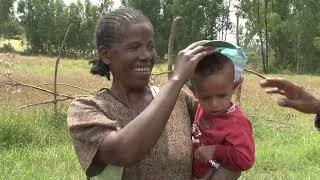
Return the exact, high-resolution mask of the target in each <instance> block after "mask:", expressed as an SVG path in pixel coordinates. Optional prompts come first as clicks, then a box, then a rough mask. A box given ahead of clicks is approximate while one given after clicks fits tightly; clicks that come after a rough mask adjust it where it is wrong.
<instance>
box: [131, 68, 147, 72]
mask: <svg viewBox="0 0 320 180" xmlns="http://www.w3.org/2000/svg"><path fill="white" fill-rule="evenodd" d="M134 71H136V72H150V68H149V67H136V68H134Z"/></svg>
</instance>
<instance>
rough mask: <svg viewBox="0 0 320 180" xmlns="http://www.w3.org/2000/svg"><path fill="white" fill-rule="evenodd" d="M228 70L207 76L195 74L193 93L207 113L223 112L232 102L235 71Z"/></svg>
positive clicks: (218, 113) (217, 113)
mask: <svg viewBox="0 0 320 180" xmlns="http://www.w3.org/2000/svg"><path fill="white" fill-rule="evenodd" d="M226 71H228V70H221V71H219V72H217V73H215V74H211V75H209V76H206V77H201V76H199V75H195V76H194V77H193V78H192V89H193V93H194V95H195V97H196V98H197V99H198V101H199V103H200V105H201V106H202V107H203V108H204V110H205V113H207V114H211V115H220V114H223V113H225V112H226V111H227V110H228V109H229V108H230V106H231V104H232V102H231V99H232V94H233V93H234V91H235V88H236V83H235V82H234V77H233V73H228V72H226Z"/></svg>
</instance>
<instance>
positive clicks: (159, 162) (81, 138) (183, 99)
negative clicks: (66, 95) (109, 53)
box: [68, 90, 196, 180]
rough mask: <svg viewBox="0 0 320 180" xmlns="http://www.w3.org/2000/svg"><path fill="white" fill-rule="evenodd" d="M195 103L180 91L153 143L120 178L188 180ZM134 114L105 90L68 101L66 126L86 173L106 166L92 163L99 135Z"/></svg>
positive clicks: (126, 168) (117, 125)
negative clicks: (69, 104) (155, 141)
mask: <svg viewBox="0 0 320 180" xmlns="http://www.w3.org/2000/svg"><path fill="white" fill-rule="evenodd" d="M195 103H196V100H195V99H194V97H193V96H192V95H191V94H190V93H188V92H187V91H185V90H182V91H181V93H180V95H179V98H178V100H177V103H176V105H175V108H174V109H173V111H172V113H171V116H170V119H169V120H168V123H167V125H166V128H165V129H164V131H163V133H162V135H161V136H160V138H159V140H158V142H157V144H156V146H155V147H154V148H153V150H152V151H151V152H150V154H148V155H147V156H146V157H145V159H143V160H141V161H139V162H137V163H136V164H134V165H132V166H129V167H125V168H124V172H123V175H122V179H124V180H129V179H130V180H131V179H159V180H165V179H181V180H188V179H192V175H191V173H192V164H191V163H192V149H191V148H192V143H191V129H190V128H191V119H193V113H194V107H195ZM138 114H139V113H138V112H135V111H134V110H132V109H129V108H128V107H126V106H125V105H123V104H122V103H121V102H119V101H118V100H116V99H115V98H114V97H113V96H112V95H111V94H110V93H109V91H108V90H105V91H103V92H101V93H100V94H98V95H96V96H93V97H87V98H79V99H76V100H74V101H73V102H72V104H71V107H70V108H69V112H68V127H69V129H70V134H71V137H72V140H73V144H74V149H75V151H76V154H77V157H78V159H79V161H80V164H81V166H82V168H83V170H84V171H85V172H86V174H87V175H90V176H92V175H96V174H99V173H100V172H101V171H102V170H103V169H104V167H106V165H101V164H96V163H94V162H93V158H94V156H95V154H96V152H97V151H98V149H99V146H100V144H101V142H102V140H103V138H104V137H105V136H106V135H107V134H108V133H109V132H111V131H114V130H116V129H117V128H122V127H124V126H126V125H127V124H128V123H129V122H130V121H131V120H132V119H134V118H135V117H136V116H137V115H138ZM155 115H156V114H155ZM110 155H112V154H110ZM89 171H90V172H95V173H94V174H92V173H89Z"/></svg>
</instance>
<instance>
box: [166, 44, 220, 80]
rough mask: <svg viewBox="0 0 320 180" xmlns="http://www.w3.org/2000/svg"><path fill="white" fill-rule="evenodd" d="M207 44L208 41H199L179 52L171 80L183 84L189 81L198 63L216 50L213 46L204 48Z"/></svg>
mask: <svg viewBox="0 0 320 180" xmlns="http://www.w3.org/2000/svg"><path fill="white" fill-rule="evenodd" d="M207 42H208V41H207V40H202V41H197V42H195V43H192V44H191V45H189V46H188V47H187V48H185V49H184V50H182V51H180V52H179V54H178V57H177V61H176V64H175V68H174V72H173V75H172V77H171V79H173V80H178V81H181V82H182V83H185V82H186V81H187V79H188V78H189V77H190V76H191V75H192V74H193V72H194V70H195V68H196V66H197V64H198V62H199V61H200V60H201V59H203V58H204V57H205V56H207V55H209V54H211V53H213V51H214V48H213V47H212V46H202V45H204V44H205V43H207Z"/></svg>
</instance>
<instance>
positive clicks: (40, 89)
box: [0, 73, 75, 99]
mask: <svg viewBox="0 0 320 180" xmlns="http://www.w3.org/2000/svg"><path fill="white" fill-rule="evenodd" d="M0 75H2V76H5V77H6V78H8V79H10V80H11V81H13V82H14V83H12V82H2V83H4V84H6V85H11V86H24V87H29V88H32V89H36V90H39V91H42V92H46V93H49V94H55V93H54V92H52V91H50V90H48V89H44V88H41V87H37V86H34V85H30V84H24V83H20V82H19V81H17V80H15V79H13V78H11V77H9V76H7V75H4V74H2V73H0ZM56 95H57V96H63V97H68V98H73V99H74V98H75V97H73V96H70V95H67V94H59V93H56Z"/></svg>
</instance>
